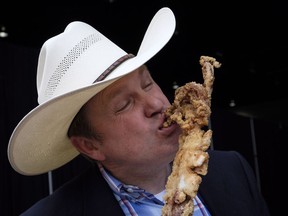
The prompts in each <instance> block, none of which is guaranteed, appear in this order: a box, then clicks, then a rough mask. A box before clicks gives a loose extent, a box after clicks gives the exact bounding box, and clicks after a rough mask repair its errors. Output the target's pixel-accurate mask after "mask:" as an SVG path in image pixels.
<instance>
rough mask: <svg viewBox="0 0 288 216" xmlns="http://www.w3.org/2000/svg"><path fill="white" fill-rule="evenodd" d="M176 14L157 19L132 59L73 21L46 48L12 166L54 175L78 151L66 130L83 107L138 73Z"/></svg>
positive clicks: (14, 139) (13, 143)
mask: <svg viewBox="0 0 288 216" xmlns="http://www.w3.org/2000/svg"><path fill="white" fill-rule="evenodd" d="M175 25H176V23H175V17H174V14H173V12H172V11H171V10H170V9H169V8H167V7H164V8H162V9H160V10H159V11H158V12H157V13H156V14H155V16H154V17H153V19H152V21H151V22H150V25H149V26H148V29H147V31H146V33H145V35H144V38H143V40H142V43H141V46H140V48H139V51H138V53H137V55H136V56H131V55H130V54H127V53H126V52H125V51H123V50H122V49H121V48H119V47H118V46H117V45H115V44H114V43H113V42H112V41H110V40H109V39H108V38H106V37H105V36H104V35H102V34H101V33H100V32H98V31H97V30H96V29H94V28H93V27H91V26H90V25H88V24H86V23H83V22H79V21H75V22H72V23H70V24H69V25H68V26H67V27H66V28H65V31H64V32H63V33H61V34H59V35H57V36H55V37H52V38H50V39H48V40H47V41H46V42H45V43H44V44H43V46H42V48H41V51H40V55H39V61H38V68H37V91H38V102H39V105H38V106H37V107H36V108H34V109H33V110H32V111H30V112H29V113H28V114H27V115H26V116H25V117H24V118H23V119H22V120H21V121H20V122H19V124H18V125H17V126H16V128H15V129H14V131H13V133H12V135H11V138H10V140H9V144H8V158H9V161H10V164H11V166H12V167H13V168H14V169H15V170H16V171H17V172H18V173H20V174H23V175H38V174H42V173H46V172H48V171H51V170H54V169H56V168H58V167H60V166H62V165H64V164H66V163H68V162H69V161H71V160H72V159H73V158H75V157H76V156H77V155H78V154H79V152H78V151H77V150H76V149H75V148H74V147H73V145H72V144H71V143H70V141H69V138H68V136H67V131H68V128H69V126H70V123H71V122H72V120H73V118H74V117H75V115H76V114H77V112H78V111H79V110H80V108H81V107H82V106H83V105H84V104H85V103H86V102H87V101H88V100H89V99H90V98H91V97H93V96H94V95H95V94H97V93H98V92H99V91H101V90H103V89H104V88H105V87H107V86H108V85H110V84H111V83H113V82H114V81H116V80H117V79H119V78H120V77H123V76H124V75H127V74H128V73H130V72H132V71H133V70H135V69H137V68H138V67H140V66H141V65H143V64H144V63H146V62H147V61H148V60H149V59H151V58H152V57H153V56H154V55H155V54H156V53H157V52H159V51H160V50H161V49H162V48H163V47H164V46H165V44H166V43H167V42H168V41H169V40H170V38H171V37H172V35H173V33H174V30H175Z"/></svg>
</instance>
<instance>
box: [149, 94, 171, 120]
mask: <svg viewBox="0 0 288 216" xmlns="http://www.w3.org/2000/svg"><path fill="white" fill-rule="evenodd" d="M168 105H169V101H168V99H167V98H166V96H165V95H164V94H162V95H153V94H149V93H147V94H146V95H145V102H144V112H145V115H146V116H147V117H153V116H155V115H157V114H161V113H162V112H163V111H164V109H165V107H167V106H168Z"/></svg>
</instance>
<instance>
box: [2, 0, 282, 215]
mask: <svg viewBox="0 0 288 216" xmlns="http://www.w3.org/2000/svg"><path fill="white" fill-rule="evenodd" d="M38 4H39V5H37V3H36V4H35V3H34V4H33V5H32V4H31V5H29V4H27V3H24V2H23V3H17V5H16V4H15V3H12V2H6V3H5V2H3V4H2V5H3V6H1V13H0V25H5V27H6V29H7V31H8V32H9V37H8V38H0V57H1V58H0V63H1V71H0V81H1V82H0V89H1V93H0V94H1V99H2V100H1V105H0V107H1V125H0V126H1V128H0V129H1V136H0V139H1V140H0V142H1V143H0V144H1V146H0V147H1V151H0V153H1V155H0V156H1V157H0V176H1V179H0V182H1V188H0V214H1V215H18V214H19V213H20V212H21V211H23V210H24V209H26V208H28V207H29V206H30V205H32V204H33V203H34V202H35V201H37V200H39V199H40V198H41V197H43V196H46V195H47V194H48V189H47V188H48V181H47V179H48V177H47V175H40V176H34V177H28V176H21V175H19V174H17V173H16V172H15V171H14V170H12V168H11V167H10V165H9V163H8V160H7V144H8V140H9V137H10V135H11V133H12V131H13V129H14V127H15V126H16V124H17V123H18V122H19V121H20V120H21V118H22V117H24V115H25V114H27V113H28V112H29V111H30V110H31V109H32V108H34V107H35V106H36V105H37V101H36V99H37V95H36V81H35V78H36V67H37V58H38V54H39V50H40V48H41V46H42V44H43V42H44V41H45V40H47V39H48V38H50V37H52V36H54V35H56V34H59V33H61V32H63V31H64V29H65V27H66V25H67V24H68V23H69V22H71V21H75V20H80V21H84V22H87V23H88V24H90V25H92V26H93V27H95V28H97V29H98V30H99V31H101V32H102V33H103V34H104V35H106V36H107V37H108V38H110V39H111V40H112V41H113V42H115V43H116V44H117V45H119V46H120V47H121V48H123V49H124V50H125V51H126V52H129V53H134V54H136V53H137V50H138V48H139V46H140V43H141V40H142V37H143V35H144V33H145V30H146V28H147V26H148V24H149V22H150V20H151V18H152V17H153V15H154V14H155V13H156V12H157V10H158V9H160V8H161V7H163V6H168V7H170V8H171V9H172V10H173V11H174V13H175V16H176V23H177V26H176V31H175V34H174V36H173V38H172V39H171V41H170V42H169V43H168V44H167V46H166V47H165V48H164V49H163V50H162V51H161V52H160V53H159V54H158V55H157V56H155V58H153V59H152V60H151V61H149V62H148V66H149V67H150V69H151V71H152V74H153V76H154V78H155V80H156V81H157V82H158V83H159V85H160V86H161V87H162V89H163V91H164V92H165V93H166V94H167V96H168V97H169V98H170V99H171V100H172V98H173V94H174V89H173V88H172V86H173V84H174V83H177V84H178V85H182V84H184V83H186V82H189V81H191V80H193V81H197V82H202V74H201V70H200V65H199V63H198V62H199V58H200V56H201V55H209V56H212V57H215V58H216V59H217V60H218V61H219V62H221V63H222V66H221V68H220V69H218V70H216V71H215V73H216V74H215V76H216V79H215V83H214V90H213V95H212V111H213V113H212V116H211V126H212V129H213V147H214V148H215V149H224V150H237V151H239V152H240V153H242V154H243V155H244V156H245V157H246V159H247V160H248V161H249V162H250V164H251V166H252V167H253V168H254V170H255V173H256V174H257V175H259V176H258V177H259V185H260V189H261V191H262V193H263V195H264V197H265V199H266V200H267V203H268V205H269V208H270V210H271V213H272V215H276V214H277V213H278V211H279V212H281V210H280V209H281V208H282V209H283V210H284V207H283V206H282V205H280V204H281V200H279V197H278V195H279V193H280V192H281V191H283V188H284V187H285V185H284V182H285V181H284V177H283V175H284V173H285V170H284V165H283V164H284V159H285V155H284V151H283V148H284V147H285V145H286V144H287V134H288V133H287V120H288V115H287V108H288V105H287V104H288V102H287V95H286V91H287V90H286V87H287V84H286V76H287V72H288V66H287V59H288V58H287V57H288V54H287V52H286V50H287V48H288V40H287V38H288V37H287V36H288V33H287V21H288V19H287V16H288V15H287V13H286V11H285V7H284V5H283V4H284V3H281V2H277V1H273V2H269V1H268V2H266V3H261V4H258V3H256V2H253V1H250V2H247V3H246V2H243V1H238V2H235V1H232V2H230V3H229V2H228V3H225V4H224V3H221V2H219V1H218V2H207V1H205V2H203V3H201V4H200V3H193V2H190V1H160V0H155V1H142V2H138V1H124V0H123V1H120V0H115V1H106V0H105V1H104V0H101V1H93V2H89V1H81V2H77V3H73V2H66V3H65V1H64V2H61V5H57V4H52V3H51V2H45V3H44V4H43V3H42V2H41V5H40V3H38ZM59 4H60V2H59ZM232 101H233V102H235V104H236V106H235V107H230V103H231V102H232ZM251 126H252V127H251ZM251 129H253V130H251ZM253 135H255V136H253ZM255 143H256V146H255ZM255 148H256V150H257V151H256V150H255ZM85 164H86V161H83V159H82V158H77V159H76V160H74V161H73V162H71V163H69V164H67V165H65V166H64V167H62V168H60V169H58V170H56V171H54V172H53V183H54V188H57V187H58V186H60V185H61V184H63V183H64V182H65V181H67V180H68V179H70V178H71V177H72V176H74V175H76V174H77V173H78V172H79V171H80V170H81V169H82V168H83V166H85Z"/></svg>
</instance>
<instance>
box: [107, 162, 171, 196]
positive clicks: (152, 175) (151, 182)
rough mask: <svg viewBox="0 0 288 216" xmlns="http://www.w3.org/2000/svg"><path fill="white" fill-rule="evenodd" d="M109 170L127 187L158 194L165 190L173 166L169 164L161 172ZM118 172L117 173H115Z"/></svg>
mask: <svg viewBox="0 0 288 216" xmlns="http://www.w3.org/2000/svg"><path fill="white" fill-rule="evenodd" d="M106 169H108V170H109V171H110V172H111V174H112V175H113V176H114V177H116V178H117V179H118V180H119V181H121V182H122V183H124V184H127V185H134V186H137V187H139V188H142V189H144V190H145V191H147V192H149V193H152V194H157V193H160V192H161V191H163V190H164V189H165V185H166V182H167V179H168V176H169V175H170V173H171V165H170V164H168V165H166V166H165V167H163V168H162V169H160V170H153V171H152V172H151V170H149V171H148V170H146V171H145V170H142V171H140V170H141V169H138V170H139V171H140V172H139V171H137V170H136V171H131V169H130V170H127V171H123V170H122V171H120V170H121V169H119V167H118V169H109V168H106ZM115 171H117V172H115Z"/></svg>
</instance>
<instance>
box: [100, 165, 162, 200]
mask: <svg viewBox="0 0 288 216" xmlns="http://www.w3.org/2000/svg"><path fill="white" fill-rule="evenodd" d="M97 164H98V167H99V170H100V172H101V174H102V176H103V177H104V179H105V180H106V181H107V183H108V185H109V186H110V188H111V189H112V191H113V193H114V194H116V195H118V196H120V197H125V198H126V199H128V200H130V201H131V202H135V203H136V202H147V201H150V202H153V203H156V204H160V205H163V204H164V203H163V202H162V201H160V200H159V199H157V198H156V197H155V196H154V195H153V194H151V193H148V192H146V191H145V190H144V189H141V188H139V187H138V186H134V185H126V184H123V183H122V182H120V181H119V180H118V179H116V178H115V177H114V176H113V175H111V173H110V172H109V171H107V170H106V169H105V168H104V167H103V165H102V164H100V163H97Z"/></svg>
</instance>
